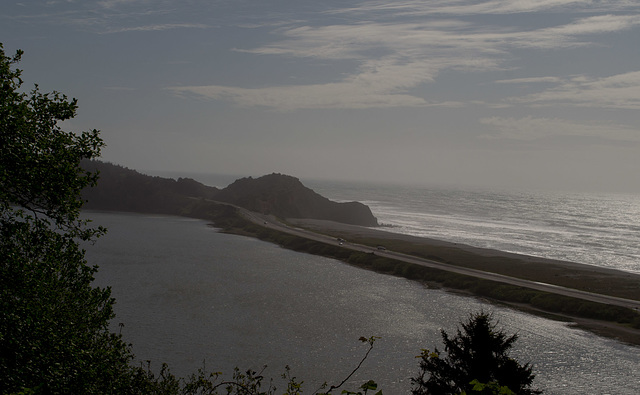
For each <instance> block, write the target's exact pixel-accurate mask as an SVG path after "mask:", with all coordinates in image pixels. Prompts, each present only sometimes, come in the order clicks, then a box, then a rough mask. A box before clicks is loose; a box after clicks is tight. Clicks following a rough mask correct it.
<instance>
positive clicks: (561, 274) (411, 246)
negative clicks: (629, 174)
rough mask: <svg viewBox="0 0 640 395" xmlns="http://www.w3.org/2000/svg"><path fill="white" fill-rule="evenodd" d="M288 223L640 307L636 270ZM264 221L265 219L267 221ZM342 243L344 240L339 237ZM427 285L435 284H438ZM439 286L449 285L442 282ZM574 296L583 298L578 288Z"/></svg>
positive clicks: (634, 332) (609, 332)
mask: <svg viewBox="0 0 640 395" xmlns="http://www.w3.org/2000/svg"><path fill="white" fill-rule="evenodd" d="M264 222H267V224H268V225H269V226H277V227H279V225H278V221H275V220H274V219H273V218H271V221H264ZM286 222H287V223H288V224H289V226H288V227H282V228H281V229H280V230H285V231H286V229H288V230H289V231H291V230H293V229H296V228H297V229H304V230H308V231H312V232H314V233H317V234H322V235H327V236H329V238H330V239H332V240H336V241H338V239H341V240H344V243H343V246H344V245H349V244H350V243H353V244H361V243H374V244H375V245H380V246H384V248H385V250H384V251H377V252H374V253H377V254H382V253H384V252H387V251H388V250H392V251H395V250H397V249H400V250H401V251H399V252H412V251H413V253H416V252H417V253H419V254H420V255H421V256H430V257H432V258H433V259H437V260H438V261H442V262H447V265H450V266H461V267H465V268H470V269H473V270H476V271H481V272H488V273H496V274H498V275H499V276H498V277H496V278H493V280H494V281H500V277H501V276H507V277H513V278H518V279H523V280H525V281H528V282H531V283H533V284H540V283H542V284H544V285H548V287H546V291H547V292H552V293H558V294H562V292H560V290H561V288H562V289H565V288H566V289H569V290H580V291H583V292H585V293H588V295H589V296H595V298H591V299H590V300H592V301H596V302H598V303H603V304H611V301H610V300H607V298H604V297H603V298H601V299H598V295H607V296H612V297H614V298H620V299H623V300H625V301H631V304H625V303H623V304H621V305H625V306H627V307H629V308H631V309H633V310H635V311H638V306H640V275H637V274H635V273H628V272H623V271H619V270H615V269H610V268H604V267H598V266H593V265H585V264H581V263H576V262H567V261H560V260H553V259H548V258H540V257H534V256H526V255H520V254H514V253H509V252H503V251H498V250H494V249H485V248H477V247H472V246H468V245H464V244H459V243H452V242H447V241H444V240H437V239H432V238H425V237H416V236H411V235H406V234H398V233H393V232H389V231H387V230H385V228H384V227H379V228H369V227H361V226H355V225H348V224H342V223H337V222H332V221H323V220H313V219H291V218H290V219H287V221H286ZM263 225H265V224H264V223H263ZM338 244H340V242H339V241H338ZM413 253H412V254H413ZM394 259H395V257H394ZM442 269H443V270H447V266H443V267H442ZM503 279H504V277H503ZM505 281H506V280H505ZM427 285H430V286H433V285H434V284H427ZM436 286H438V287H442V288H445V289H446V288H447V287H446V286H441V285H436ZM554 288H555V289H554ZM449 290H450V291H453V292H457V293H459V292H463V293H464V292H465V291H460V290H459V289H449ZM554 291H555V292H554ZM571 296H572V297H575V298H581V299H585V297H584V296H581V295H580V293H576V294H573V295H571ZM636 302H637V303H636ZM499 303H501V304H509V305H511V306H513V307H515V308H519V309H524V310H526V311H529V312H532V313H535V314H543V315H548V313H547V312H544V311H540V310H537V309H535V308H532V307H531V306H529V305H525V304H519V303H510V302H505V301H500V302H499ZM554 315H555V316H556V318H557V319H563V320H569V321H572V322H574V323H575V325H576V326H578V327H581V328H584V329H587V330H590V331H592V332H594V333H597V334H599V335H603V336H607V337H613V338H616V339H618V340H621V341H623V342H627V343H631V344H636V345H640V330H638V329H635V328H632V327H630V326H627V325H620V324H617V323H614V322H607V321H602V320H595V319H587V318H581V317H577V316H573V315H567V314H557V313H554Z"/></svg>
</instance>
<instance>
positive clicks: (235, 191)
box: [82, 160, 378, 226]
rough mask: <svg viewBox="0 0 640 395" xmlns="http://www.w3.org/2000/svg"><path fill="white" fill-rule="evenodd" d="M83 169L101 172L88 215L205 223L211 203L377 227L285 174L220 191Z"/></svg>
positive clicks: (357, 209) (117, 170)
mask: <svg viewBox="0 0 640 395" xmlns="http://www.w3.org/2000/svg"><path fill="white" fill-rule="evenodd" d="M82 167H83V168H85V169H87V170H92V171H95V170H98V171H99V172H100V179H99V180H98V185H97V186H96V187H93V188H88V189H85V190H84V191H83V198H84V199H85V200H86V201H87V202H86V204H85V206H84V207H85V208H88V209H96V210H109V211H133V212H141V213H158V214H173V215H189V216H200V217H202V216H203V215H199V214H198V213H203V212H204V211H206V208H205V207H204V206H206V202H207V201H220V202H226V203H231V204H234V205H236V206H240V207H243V208H246V209H248V210H251V211H255V212H259V213H262V214H272V215H275V216H277V217H280V218H312V219H323V220H330V221H336V222H342V223H347V224H352V225H361V226H377V225H378V221H377V219H376V218H375V217H374V216H373V214H372V213H371V210H370V209H369V207H368V206H366V205H364V204H362V203H358V202H348V203H337V202H333V201H331V200H329V199H327V198H325V197H323V196H320V195H319V194H317V193H315V192H314V191H313V190H311V189H309V188H307V187H305V186H304V185H303V184H302V183H301V182H300V181H299V180H298V179H297V178H295V177H291V176H287V175H282V174H270V175H266V176H263V177H259V178H255V179H254V178H251V177H248V178H241V179H239V180H236V181H235V182H234V183H232V184H231V185H229V186H228V187H226V188H224V189H218V188H214V187H209V186H206V185H204V184H201V183H200V182H198V181H195V180H193V179H190V178H178V179H177V180H174V179H170V178H163V177H154V176H148V175H145V174H141V173H139V172H137V171H135V170H131V169H128V168H125V167H122V166H119V165H114V164H111V163H106V162H101V161H95V160H94V161H84V162H83V163H82ZM194 210H195V211H194Z"/></svg>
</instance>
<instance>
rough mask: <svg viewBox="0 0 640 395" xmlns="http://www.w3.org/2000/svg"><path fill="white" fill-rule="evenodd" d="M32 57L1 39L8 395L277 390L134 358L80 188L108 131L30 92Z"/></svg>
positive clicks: (3, 342) (1, 235)
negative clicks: (184, 373)
mask: <svg viewBox="0 0 640 395" xmlns="http://www.w3.org/2000/svg"><path fill="white" fill-rule="evenodd" d="M21 56H22V51H17V53H16V54H15V55H14V56H13V57H9V56H6V55H5V52H4V46H3V45H2V44H1V43H0V393H2V394H5V393H6V394H105V393H112V394H146V393H154V394H168V395H169V394H171V395H174V394H196V393H197V394H205V393H206V394H218V393H219V391H222V392H224V393H227V394H255V395H262V394H264V395H273V394H275V391H276V389H275V388H274V387H273V386H272V385H271V383H268V384H267V388H266V390H265V389H261V386H263V379H264V378H263V376H262V375H261V374H260V373H258V372H254V371H252V370H249V371H247V372H246V373H242V372H240V371H239V370H236V371H235V373H234V375H233V377H232V379H231V380H228V381H226V380H224V379H223V378H222V377H221V375H220V373H208V372H206V371H204V370H203V369H201V370H198V371H197V373H194V374H192V375H191V376H189V377H188V378H186V379H184V378H176V377H175V376H174V375H173V374H171V373H170V371H169V368H168V367H167V366H166V365H165V364H163V365H162V370H161V372H160V374H159V375H158V376H156V375H155V374H154V373H153V372H152V371H151V370H150V369H148V368H147V369H144V368H142V367H133V366H132V365H131V362H132V360H133V354H132V353H131V348H130V346H129V345H127V344H126V343H124V342H123V341H122V338H121V336H120V335H118V334H114V333H112V332H111V331H110V330H109V322H110V320H111V319H112V318H113V317H114V313H113V304H114V302H115V301H114V299H113V298H111V291H110V289H109V288H105V289H103V288H98V287H93V286H92V282H93V275H94V273H95V272H96V270H97V267H95V266H94V267H92V266H89V265H88V263H87V261H86V260H85V257H84V250H83V249H82V248H80V246H79V242H80V241H93V240H95V239H96V238H97V237H99V236H100V235H101V234H103V233H104V232H105V229H102V228H100V227H98V228H92V227H90V226H89V221H87V220H83V219H81V217H80V209H81V207H82V204H83V201H82V199H81V195H80V193H81V191H82V190H83V189H84V188H86V187H90V186H93V185H95V183H96V181H97V173H92V172H91V171H86V170H83V169H82V168H81V166H80V163H81V161H82V160H84V159H91V158H93V157H97V156H99V154H100V150H101V148H102V146H103V141H102V139H100V137H99V132H98V131H97V130H92V131H90V132H84V133H81V134H74V133H71V132H65V131H63V130H62V129H61V128H60V127H59V125H58V123H59V122H61V121H64V120H67V119H70V118H73V117H74V116H75V114H76V110H77V102H76V100H75V99H73V100H68V99H67V97H66V96H65V95H62V94H60V93H57V92H53V93H44V94H43V93H41V92H40V91H39V89H38V86H37V85H36V86H35V88H34V89H33V90H31V91H30V92H29V93H25V92H21V90H20V89H21V86H22V84H23V81H22V78H21V75H22V72H21V71H20V70H18V69H14V68H13V66H14V65H15V64H17V63H18V62H19V61H20V58H21ZM361 340H362V341H363V342H367V343H369V345H370V348H369V350H368V351H367V353H366V355H365V357H364V358H366V357H367V355H368V354H369V351H371V348H372V347H373V342H374V338H373V337H372V338H370V339H366V338H362V339H361ZM364 358H363V360H362V361H364ZM362 361H361V362H360V364H359V365H358V366H357V367H356V369H355V370H357V369H358V368H359V367H360V365H361V364H362ZM355 370H354V372H355ZM287 374H288V370H287ZM351 374H353V372H352V373H351ZM350 376H351V375H349V377H350ZM284 378H285V379H286V381H287V389H286V392H285V394H289V395H294V394H300V393H301V392H302V390H301V384H302V383H301V382H298V381H296V379H295V377H289V376H288V375H287V376H286V377H284ZM345 382H346V379H345V380H344V381H343V382H342V383H340V384H339V385H337V386H331V387H330V388H329V390H328V391H327V392H325V394H328V393H331V392H332V391H333V390H336V389H338V388H339V387H340V386H342V385H343V384H344V383H345ZM375 387H376V384H375V383H374V382H367V383H365V385H363V386H362V387H361V389H363V390H364V393H367V391H368V390H374V389H375ZM323 389H324V387H323V388H322V389H321V390H323ZM319 391H320V390H318V391H316V392H317V393H319ZM379 394H381V392H379Z"/></svg>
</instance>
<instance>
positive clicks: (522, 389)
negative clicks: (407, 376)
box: [411, 312, 541, 395]
mask: <svg viewBox="0 0 640 395" xmlns="http://www.w3.org/2000/svg"><path fill="white" fill-rule="evenodd" d="M461 326H462V330H460V329H458V331H457V333H456V335H455V336H453V337H449V335H448V334H447V333H446V332H445V331H444V330H443V331H441V335H442V340H443V342H444V351H445V352H446V355H442V353H441V352H440V351H439V350H438V349H437V348H436V349H435V350H434V351H429V350H423V352H422V355H421V357H420V358H421V359H420V372H419V374H418V376H417V377H414V378H412V379H411V382H412V384H413V389H412V394H413V395H424V394H438V395H447V394H452V395H454V394H455V395H457V394H461V393H466V394H472V393H478V391H479V390H481V391H480V393H494V392H489V391H492V389H495V390H499V391H503V392H495V393H509V392H508V391H511V392H512V393H515V394H525V395H528V394H539V393H541V392H540V391H538V390H535V389H532V388H531V383H532V382H533V379H534V377H535V375H534V374H533V373H532V368H531V366H530V365H529V364H528V363H527V364H524V365H521V364H520V363H518V362H517V361H516V360H515V359H513V358H511V357H510V356H509V355H508V352H509V350H510V349H511V348H512V347H513V344H514V343H515V341H516V340H517V339H518V335H517V334H514V335H511V336H508V335H507V334H506V333H505V332H504V331H502V330H498V329H497V328H496V324H494V323H493V321H492V317H491V315H490V314H487V313H484V312H481V313H477V314H472V315H471V316H470V317H469V320H468V322H466V323H461ZM507 388H508V390H507ZM474 391H475V392H474Z"/></svg>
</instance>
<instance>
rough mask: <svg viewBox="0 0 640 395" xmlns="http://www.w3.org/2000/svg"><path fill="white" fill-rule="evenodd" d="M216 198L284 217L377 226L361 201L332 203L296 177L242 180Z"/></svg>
mask: <svg viewBox="0 0 640 395" xmlns="http://www.w3.org/2000/svg"><path fill="white" fill-rule="evenodd" d="M216 199H217V200H220V201H223V202H228V203H233V204H236V205H238V206H240V207H244V208H246V209H249V210H252V211H256V212H259V213H263V214H273V215H275V216H278V217H281V218H312V219H324V220H329V221H335V222H342V223H346V224H352V225H361V226H377V225H378V221H377V219H376V218H375V217H374V216H373V214H372V213H371V210H370V209H369V207H367V206H366V205H364V204H362V203H358V202H349V203H337V202H333V201H331V200H329V199H327V198H325V197H323V196H320V195H319V194H317V193H315V192H314V191H313V190H311V189H309V188H307V187H305V186H304V185H303V184H302V183H301V182H300V180H298V179H297V178H295V177H291V176H287V175H283V174H275V173H274V174H269V175H266V176H263V177H259V178H255V179H254V178H251V177H249V178H241V179H239V180H236V181H235V182H234V183H233V184H231V185H229V186H228V187H226V188H224V189H222V190H221V191H220V192H219V193H218V194H217V195H216Z"/></svg>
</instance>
